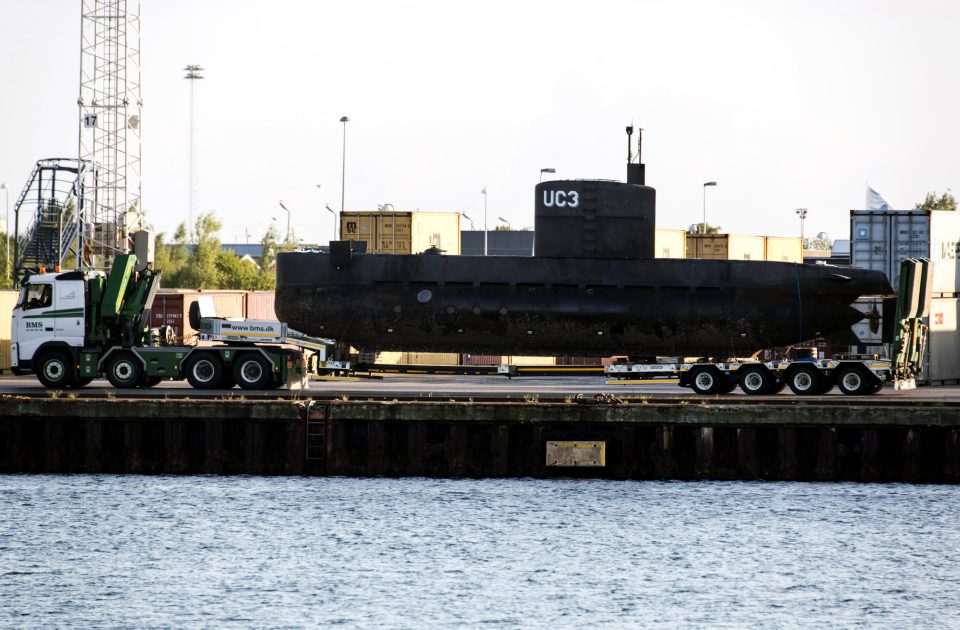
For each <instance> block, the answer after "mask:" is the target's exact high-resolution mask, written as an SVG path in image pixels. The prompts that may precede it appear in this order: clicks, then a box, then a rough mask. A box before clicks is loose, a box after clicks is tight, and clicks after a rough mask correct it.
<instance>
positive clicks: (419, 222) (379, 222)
mask: <svg viewBox="0 0 960 630" xmlns="http://www.w3.org/2000/svg"><path fill="white" fill-rule="evenodd" d="M340 238H341V239H344V240H358V241H364V242H365V243H366V244H367V251H368V252H370V253H375V254H419V253H421V252H423V251H425V250H427V249H429V248H430V247H434V246H435V247H439V248H440V249H442V250H444V251H445V253H447V254H450V255H459V254H460V213H459V212H379V211H377V212H369V211H363V212H343V213H341V215H340Z"/></svg>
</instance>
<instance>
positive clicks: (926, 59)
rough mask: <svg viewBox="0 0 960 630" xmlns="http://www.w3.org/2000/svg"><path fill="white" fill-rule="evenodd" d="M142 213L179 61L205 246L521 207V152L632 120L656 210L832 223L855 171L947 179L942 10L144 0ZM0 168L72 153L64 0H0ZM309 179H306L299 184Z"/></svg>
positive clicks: (618, 161)
mask: <svg viewBox="0 0 960 630" xmlns="http://www.w3.org/2000/svg"><path fill="white" fill-rule="evenodd" d="M143 5H144V6H143V8H142V12H141V16H142V20H143V39H142V54H143V64H142V76H143V97H144V101H145V106H144V111H143V125H144V131H143V156H144V170H143V180H144V184H143V193H144V201H143V207H144V210H145V211H146V214H147V220H148V222H150V223H152V224H153V225H154V226H155V227H156V228H157V229H159V230H160V231H172V230H173V229H174V227H175V225H176V224H177V223H178V222H180V221H182V220H184V219H186V215H187V206H188V191H187V188H188V186H187V175H188V169H187V156H188V148H187V146H188V145H187V139H188V129H189V122H188V120H189V116H188V115H189V85H188V81H185V80H184V79H183V74H184V73H183V70H182V69H183V67H184V66H185V65H187V64H199V65H201V66H203V67H204V68H205V72H204V75H205V77H206V78H205V79H204V80H203V81H202V82H200V84H199V86H198V89H199V94H198V101H199V110H198V115H199V151H198V155H199V162H198V171H199V178H198V188H199V201H198V207H199V209H200V210H201V211H207V210H212V211H214V212H215V213H216V214H217V216H218V217H219V218H220V219H221V220H222V221H223V223H224V225H225V227H224V230H223V232H222V233H221V236H222V239H223V240H224V241H226V242H231V241H234V242H235V241H238V240H239V241H242V240H244V239H245V238H246V237H245V236H244V230H245V229H249V231H250V233H251V240H252V241H256V240H259V238H260V236H261V235H262V233H263V231H264V230H265V229H266V228H267V226H268V225H269V223H270V221H271V217H276V218H277V219H278V220H279V226H280V228H281V230H282V228H283V221H285V219H286V215H285V214H284V213H283V211H282V210H281V209H280V208H279V206H278V201H279V200H281V199H282V200H284V202H285V203H286V205H287V206H288V207H289V208H290V209H291V211H292V213H293V222H294V228H295V230H296V233H297V235H298V237H302V238H304V239H306V240H308V241H320V240H322V241H323V242H326V240H329V237H330V234H331V233H332V217H331V215H330V214H329V213H327V212H326V211H324V210H323V204H324V203H329V204H330V205H331V206H332V207H333V208H335V209H337V210H339V208H340V193H341V187H340V178H341V150H342V145H341V143H342V135H341V134H342V125H341V124H340V123H339V119H340V117H341V116H343V115H347V116H349V117H350V119H351V122H350V123H349V124H348V129H347V166H346V208H347V210H373V209H376V207H377V205H378V204H382V203H392V204H393V205H394V207H395V208H396V209H397V210H438V211H461V212H466V213H467V214H469V215H470V216H471V217H472V218H473V219H474V222H475V224H476V225H477V227H478V228H479V227H480V226H481V224H482V216H483V197H482V195H481V194H480V190H481V189H482V188H484V187H486V188H487V190H488V192H489V212H488V221H489V226H490V229H493V227H494V226H495V225H496V224H497V223H498V221H497V217H504V218H506V219H507V220H509V221H510V222H511V223H512V225H513V226H514V227H520V226H526V225H532V224H533V197H534V195H533V187H534V186H535V184H536V183H537V180H538V177H539V174H540V169H541V168H547V167H549V168H555V169H556V171H557V174H556V177H557V178H603V179H624V178H625V176H626V174H625V170H626V169H625V166H624V161H625V139H624V127H625V125H626V124H628V123H630V122H631V121H633V123H634V124H635V125H636V126H639V127H643V128H644V129H645V131H644V161H645V162H646V164H647V183H648V185H650V186H653V187H655V188H656V189H657V202H658V208H657V224H658V227H668V228H685V227H687V226H689V225H690V224H691V223H694V222H697V221H699V220H700V217H701V213H702V211H703V205H702V204H703V196H702V195H703V186H702V184H703V182H705V181H710V180H715V181H717V182H718V186H717V187H716V188H712V189H710V190H709V192H708V198H707V220H708V222H710V223H714V224H720V225H721V226H722V227H723V229H724V231H728V232H732V233H743V234H773V235H796V234H798V233H799V220H798V219H797V217H796V215H795V212H794V210H795V209H796V208H799V207H806V208H808V209H809V215H808V219H807V226H806V232H807V234H808V235H810V234H814V233H816V232H818V231H821V230H823V231H826V232H828V233H829V234H830V236H831V237H833V238H847V237H848V232H849V210H850V209H851V208H861V207H863V205H864V188H865V185H866V184H867V183H868V182H869V184H870V185H871V186H873V187H874V188H875V189H876V190H878V191H879V192H880V193H881V194H882V195H883V196H884V197H885V198H886V199H887V201H888V202H889V203H890V204H891V205H892V206H893V207H894V208H904V209H908V208H911V207H912V206H913V204H914V203H916V202H917V201H919V200H921V199H922V198H923V196H924V195H925V193H926V192H927V191H931V190H935V191H938V192H942V191H944V190H945V189H947V188H953V189H954V190H955V191H956V190H958V178H960V157H958V155H960V153H958V139H960V115H958V111H960V108H958V103H960V98H958V97H960V79H958V65H960V64H958V61H960V50H958V47H957V43H956V42H957V39H956V36H957V28H958V25H960V8H958V7H960V3H956V2H950V1H947V0H944V1H914V2H910V3H906V2H902V1H890V2H887V1H860V2H857V1H846V2H843V1H837V0H833V1H810V0H807V1H805V2H790V3H784V2H770V1H769V0H757V1H743V2H733V1H727V2H680V1H671V2H668V1H662V2H651V1H639V0H632V1H625V2H614V1H602V0H593V1H591V2H584V1H581V2H563V1H557V0H553V1H549V2H521V1H519V0H513V1H510V2H498V1H491V0H487V1H485V2H481V3H471V4H469V5H468V4H467V3H463V2H440V1H437V2H396V1H394V2H387V1H383V2H363V1H351V2H336V3H334V2H307V1H301V2H295V1H293V0H273V1H272V2H253V1H243V0H233V1H227V0H204V1H203V2H198V1H195V0H194V1H190V0H163V1H162V2H161V1H156V0H154V1H151V0H144V2H143ZM0 7H2V8H0V11H2V20H0V69H2V74H0V81H2V92H0V94H2V98H0V114H2V115H0V125H2V129H0V147H2V150H0V180H4V181H6V182H7V184H8V186H10V187H11V189H12V193H14V194H12V195H11V204H12V203H13V197H14V196H15V194H16V193H18V192H19V190H20V188H21V187H22V186H23V185H24V184H25V182H26V178H27V176H28V175H29V173H30V170H31V168H32V166H33V163H34V162H35V161H36V160H37V159H39V158H45V157H60V156H66V157H72V156H75V155H76V152H77V126H78V125H77V118H78V108H77V105H76V100H77V95H78V76H79V63H80V61H79V46H80V44H79V39H80V2H79V0H44V1H43V2H37V1H36V0H2V4H0ZM317 184H321V185H322V188H321V189H320V190H319V191H318V190H317V188H316V185H317Z"/></svg>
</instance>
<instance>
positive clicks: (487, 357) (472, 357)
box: [460, 354, 503, 365]
mask: <svg viewBox="0 0 960 630" xmlns="http://www.w3.org/2000/svg"><path fill="white" fill-rule="evenodd" d="M502 363H503V357H502V356H501V355H499V354H464V355H463V356H462V357H461V358H460V364H461V365H501V364H502Z"/></svg>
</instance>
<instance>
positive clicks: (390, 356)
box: [357, 350, 403, 365]
mask: <svg viewBox="0 0 960 630" xmlns="http://www.w3.org/2000/svg"><path fill="white" fill-rule="evenodd" d="M402 359H403V353H402V352H399V351H393V352H374V351H371V350H364V351H363V352H358V353H357V363H376V364H377V365H397V364H398V363H403V361H402Z"/></svg>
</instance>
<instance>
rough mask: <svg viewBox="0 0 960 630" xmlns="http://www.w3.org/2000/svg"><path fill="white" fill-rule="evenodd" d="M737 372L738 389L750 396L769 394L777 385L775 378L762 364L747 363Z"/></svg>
mask: <svg viewBox="0 0 960 630" xmlns="http://www.w3.org/2000/svg"><path fill="white" fill-rule="evenodd" d="M737 372H738V374H737V376H738V380H739V382H740V389H741V390H743V392H744V393H745V394H749V395H751V396H761V395H764V394H769V393H770V392H772V391H773V389H774V387H776V385H777V379H776V378H775V377H774V376H773V374H772V373H771V372H770V370H768V369H767V368H765V367H763V366H762V365H748V366H746V367H742V368H740V369H739V370H737Z"/></svg>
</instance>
